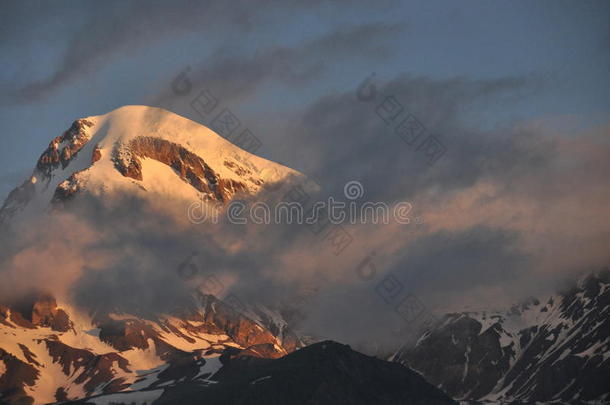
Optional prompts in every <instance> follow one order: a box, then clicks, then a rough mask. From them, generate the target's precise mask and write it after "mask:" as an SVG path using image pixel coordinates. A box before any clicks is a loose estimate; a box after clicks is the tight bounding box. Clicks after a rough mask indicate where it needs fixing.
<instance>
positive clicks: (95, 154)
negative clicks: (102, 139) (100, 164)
mask: <svg viewBox="0 0 610 405" xmlns="http://www.w3.org/2000/svg"><path fill="white" fill-rule="evenodd" d="M101 158H102V151H101V150H100V148H99V146H98V145H95V148H93V153H92V154H91V164H93V163H95V162H97V161H98V160H100V159H101Z"/></svg>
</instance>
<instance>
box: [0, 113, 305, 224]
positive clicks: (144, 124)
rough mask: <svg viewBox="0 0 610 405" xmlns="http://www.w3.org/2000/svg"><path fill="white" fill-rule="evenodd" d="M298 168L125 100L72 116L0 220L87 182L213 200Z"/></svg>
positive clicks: (94, 189) (250, 190)
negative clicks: (105, 110) (107, 108)
mask: <svg viewBox="0 0 610 405" xmlns="http://www.w3.org/2000/svg"><path fill="white" fill-rule="evenodd" d="M290 176H297V177H299V176H302V175H300V174H299V173H298V172H296V171H294V170H292V169H290V168H288V167H285V166H282V165H280V164H278V163H274V162H271V161H269V160H266V159H263V158H261V157H258V156H255V155H253V154H250V153H248V152H246V151H244V150H242V149H240V148H239V147H237V146H235V145H233V144H232V143H231V142H229V141H227V140H226V139H224V138H222V137H221V136H219V135H218V134H216V133H215V132H214V131H212V130H211V129H209V128H207V127H205V126H203V125H200V124H198V123H196V122H194V121H191V120H189V119H187V118H184V117H181V116H179V115H177V114H174V113H172V112H169V111H166V110H163V109H160V108H154V107H147V106H125V107H121V108H118V109H116V110H114V111H112V112H110V113H108V114H105V115H99V116H92V117H86V118H82V119H78V120H76V121H74V123H73V124H72V125H71V127H70V128H69V129H68V130H66V131H65V132H64V133H63V134H62V135H60V136H57V137H55V138H53V139H52V141H51V142H50V144H49V146H48V147H47V149H46V150H44V151H43V153H42V154H41V156H40V159H39V160H38V162H37V164H36V167H35V169H34V171H33V173H32V175H31V177H30V178H29V179H28V180H26V181H25V182H24V183H23V184H22V185H21V186H20V187H18V188H16V189H15V190H13V191H12V192H11V193H10V194H9V197H8V198H7V200H6V202H5V204H4V206H3V208H2V210H0V222H1V221H2V220H5V219H7V218H9V217H13V216H16V215H28V213H31V212H32V211H34V212H37V211H40V210H41V209H44V208H45V207H47V206H48V205H49V204H50V203H52V202H54V201H63V200H66V199H68V198H70V197H71V196H73V195H74V194H76V193H77V192H78V191H80V190H83V189H86V190H87V191H88V192H90V193H93V194H98V195H99V194H101V193H112V192H114V191H128V192H136V193H139V192H151V193H161V194H164V195H171V197H172V198H176V199H180V198H183V199H187V200H190V201H194V200H197V199H204V200H208V201H217V202H219V203H223V202H226V201H228V200H230V199H231V198H232V197H233V196H234V195H236V194H237V193H246V194H255V193H257V192H258V191H259V190H260V189H261V187H263V185H265V184H267V183H273V182H278V181H281V180H283V179H286V178H287V177H290Z"/></svg>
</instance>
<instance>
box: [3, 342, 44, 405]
mask: <svg viewBox="0 0 610 405" xmlns="http://www.w3.org/2000/svg"><path fill="white" fill-rule="evenodd" d="M0 360H1V361H2V362H4V365H5V367H6V372H5V373H4V374H2V375H0V393H2V402H3V403H6V404H8V405H31V404H32V403H33V402H34V399H33V398H32V397H29V396H28V395H27V393H26V391H25V387H26V386H30V387H31V386H33V385H34V384H35V383H36V379H37V378H38V376H39V372H38V370H36V369H35V368H34V367H33V366H32V365H30V364H27V363H24V362H23V361H21V360H19V359H18V358H17V357H15V356H13V355H12V354H10V353H8V352H6V351H4V350H3V349H1V348H0Z"/></svg>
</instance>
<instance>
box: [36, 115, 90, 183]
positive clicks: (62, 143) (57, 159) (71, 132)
mask: <svg viewBox="0 0 610 405" xmlns="http://www.w3.org/2000/svg"><path fill="white" fill-rule="evenodd" d="M91 126H93V123H92V122H91V121H87V120H85V119H80V120H76V121H74V122H73V123H72V126H70V128H69V129H68V130H67V131H66V132H64V133H63V134H62V135H60V136H58V137H56V138H54V139H53V140H52V141H51V143H50V144H49V146H48V147H47V149H46V150H45V151H44V152H43V153H42V155H41V156H40V158H39V159H38V163H37V164H36V169H37V170H38V171H39V172H40V173H42V174H44V175H46V176H49V175H50V174H51V172H52V171H53V170H55V169H56V168H58V167H59V166H60V165H61V167H62V168H66V167H67V166H68V164H69V163H70V161H71V160H72V159H73V158H74V157H75V156H76V155H77V154H78V152H79V151H80V150H81V148H82V147H83V146H84V145H85V144H86V143H87V142H89V139H90V136H89V134H88V133H87V128H89V127H91Z"/></svg>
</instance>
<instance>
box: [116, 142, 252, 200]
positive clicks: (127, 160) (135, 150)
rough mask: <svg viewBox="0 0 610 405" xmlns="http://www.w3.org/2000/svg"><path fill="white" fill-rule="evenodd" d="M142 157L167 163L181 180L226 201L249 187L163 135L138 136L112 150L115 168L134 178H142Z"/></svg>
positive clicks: (206, 193)
mask: <svg viewBox="0 0 610 405" xmlns="http://www.w3.org/2000/svg"><path fill="white" fill-rule="evenodd" d="M142 158H149V159H155V160H157V161H159V162H161V163H164V164H166V165H168V166H169V167H171V168H172V169H174V170H175V172H176V174H178V176H179V177H180V178H181V179H182V180H184V181H185V182H187V183H189V184H190V185H192V186H193V187H194V188H195V189H197V190H198V191H200V192H201V193H203V194H204V195H205V196H207V197H208V198H209V199H211V200H215V201H220V202H226V201H228V200H230V199H231V197H233V196H234V195H235V194H236V193H238V192H240V191H241V192H245V191H247V187H246V185H245V184H244V183H242V182H239V181H236V180H232V179H223V178H221V177H220V176H219V175H218V174H217V173H216V172H215V171H214V170H213V169H212V168H211V167H210V166H209V165H208V164H207V163H206V162H205V161H204V160H203V159H202V158H201V157H199V156H197V155H196V154H194V153H193V152H191V151H189V150H187V149H186V148H184V147H183V146H181V145H178V144H176V143H172V142H169V141H166V140H164V139H160V138H154V137H150V136H139V137H136V138H134V139H132V140H131V141H129V143H128V144H127V145H123V144H119V145H117V146H116V147H115V149H114V151H113V161H114V164H115V167H116V169H117V170H118V171H119V172H120V173H121V174H122V175H123V176H125V177H130V178H132V179H135V180H142V179H143V177H142V176H143V174H142V161H141V159H142Z"/></svg>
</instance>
